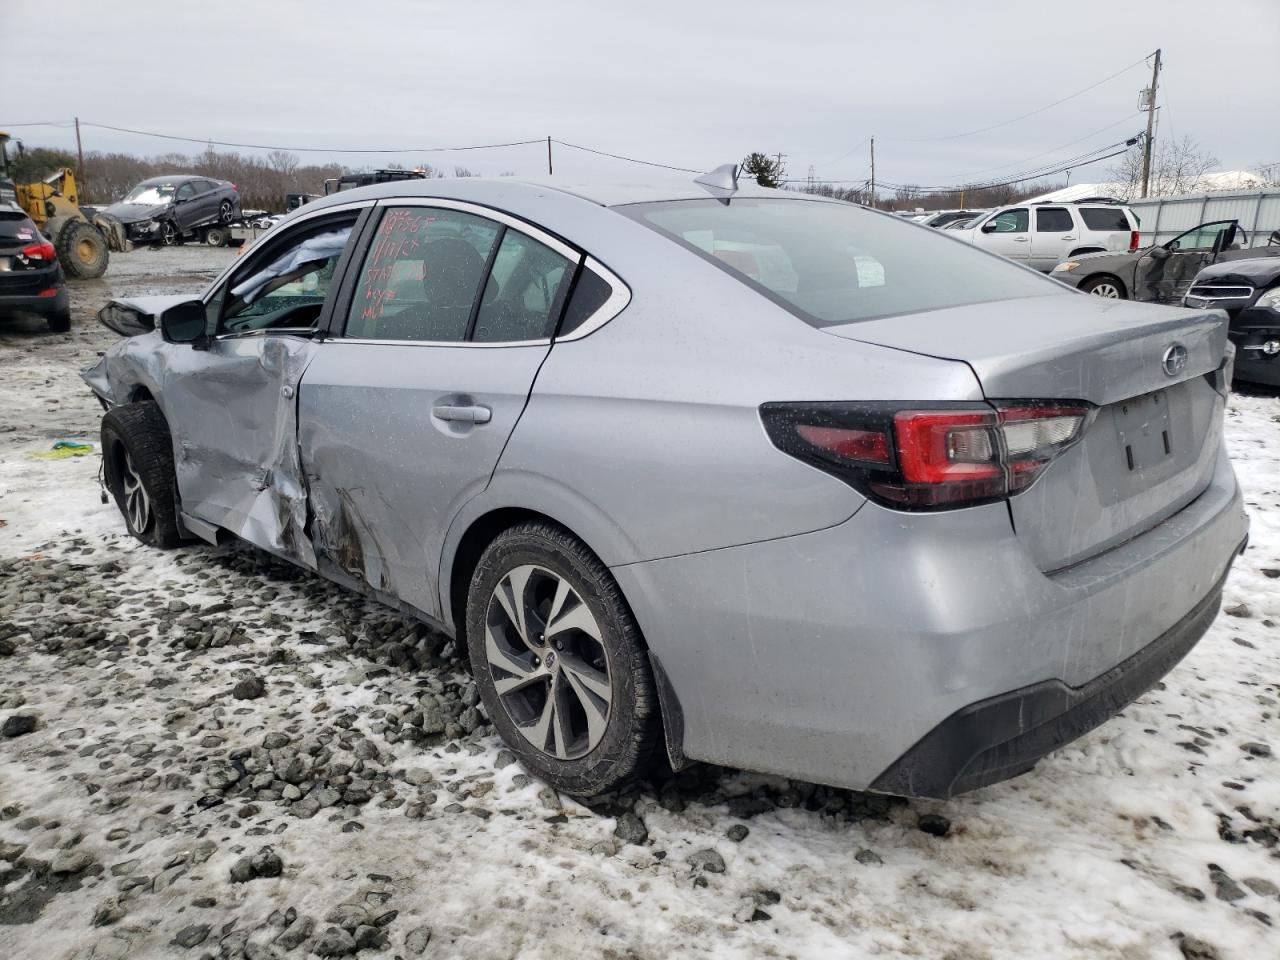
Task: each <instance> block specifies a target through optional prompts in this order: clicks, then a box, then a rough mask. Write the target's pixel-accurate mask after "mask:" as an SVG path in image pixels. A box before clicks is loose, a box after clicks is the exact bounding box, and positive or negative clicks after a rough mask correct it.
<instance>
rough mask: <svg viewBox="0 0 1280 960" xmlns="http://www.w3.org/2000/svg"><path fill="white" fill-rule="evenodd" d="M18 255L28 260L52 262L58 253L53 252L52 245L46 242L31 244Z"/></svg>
mask: <svg viewBox="0 0 1280 960" xmlns="http://www.w3.org/2000/svg"><path fill="white" fill-rule="evenodd" d="M18 255H19V256H22V257H26V258H27V259H28V260H49V261H53V260H56V259H57V258H58V251H56V250H54V249H53V244H52V243H49V242H48V241H47V240H46V241H45V242H44V243H33V244H31V246H29V247H23V248H22V250H21V251H19V254H18Z"/></svg>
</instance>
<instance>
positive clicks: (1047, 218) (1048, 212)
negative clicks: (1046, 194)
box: [1036, 207, 1074, 233]
mask: <svg viewBox="0 0 1280 960" xmlns="http://www.w3.org/2000/svg"><path fill="white" fill-rule="evenodd" d="M1072 226H1074V224H1072V222H1071V213H1070V212H1069V211H1067V210H1064V209H1063V208H1062V207H1048V208H1037V209H1036V232H1037V233H1066V232H1068V231H1069V230H1070V229H1071V228H1072Z"/></svg>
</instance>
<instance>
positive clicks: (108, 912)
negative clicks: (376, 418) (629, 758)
mask: <svg viewBox="0 0 1280 960" xmlns="http://www.w3.org/2000/svg"><path fill="white" fill-rule="evenodd" d="M230 256H231V254H230V253H229V252H228V251H217V250H212V251H211V250H200V249H177V250H167V251H163V252H160V253H153V252H149V251H140V252H138V253H134V254H131V255H128V256H121V257H117V258H116V259H115V260H113V263H112V265H111V270H110V273H109V274H108V278H107V280H108V281H109V282H96V283H93V284H83V285H80V286H77V287H76V288H75V291H74V295H73V299H74V300H75V302H76V305H77V307H76V324H75V327H74V329H73V330H72V332H71V334H69V335H66V336H50V335H47V334H44V333H43V332H41V326H40V324H39V323H37V322H34V321H32V322H30V323H27V322H16V323H8V324H6V325H5V326H3V327H0V409H3V410H4V411H5V415H4V418H3V421H2V422H0V722H3V721H6V720H8V719H9V718H12V717H33V718H34V719H35V729H34V730H33V731H32V732H29V733H25V734H22V735H19V736H14V737H5V738H0V957H3V958H14V960H25V958H37V957H38V958H42V960H43V958H63V957H76V958H90V957H112V958H116V957H130V958H147V957H170V956H185V957H192V958H196V957H205V956H207V957H242V956H247V957H250V958H260V957H279V956H300V955H303V954H315V953H319V954H321V955H330V956H337V955H344V954H350V953H352V952H353V951H357V954H356V955H358V956H359V957H362V958H364V957H369V958H390V957H393V956H399V957H416V956H428V957H435V956H439V957H460V958H480V957H484V958H488V957H517V956H518V957H528V958H553V957H555V958H559V957H568V956H572V957H578V956H582V957H609V958H618V960H623V958H634V960H648V958H655V960H657V958H666V957H673V956H693V957H795V958H806V960H807V958H816V957H833V958H834V957H864V956H866V957H927V958H952V960H980V958H1025V957H1032V956H1035V957H1053V958H1056V957H1081V958H1085V957H1087V958H1145V957H1155V958H1159V957H1170V958H1176V957H1180V956H1195V957H1215V956H1216V957H1221V958H1249V960H1255V958H1262V957H1273V956H1280V947H1277V944H1278V943H1280V934H1278V933H1277V931H1276V930H1275V929H1273V924H1275V923H1277V922H1280V759H1278V758H1277V757H1276V756H1275V754H1274V752H1273V751H1280V719H1277V716H1278V714H1280V655H1278V654H1277V632H1278V630H1277V628H1276V622H1277V621H1280V580H1277V579H1276V578H1277V577H1280V443H1278V442H1277V441H1278V439H1280V423H1278V422H1277V421H1278V420H1280V401H1278V400H1277V399H1276V398H1275V397H1274V396H1265V395H1249V396H1234V397H1233V398H1232V401H1231V405H1230V411H1229V414H1228V425H1227V432H1228V440H1229V444H1230V448H1231V454H1232V456H1233V458H1234V459H1235V462H1236V468H1237V471H1238V473H1239V476H1240V479H1241V482H1242V483H1243V485H1244V488H1245V491H1246V496H1247V500H1248V503H1249V511H1250V513H1251V515H1252V519H1253V530H1252V543H1253V546H1252V547H1251V549H1250V550H1249V551H1248V553H1247V554H1246V555H1245V556H1244V557H1243V558H1242V559H1241V560H1240V561H1239V563H1238V564H1237V566H1236V570H1235V573H1234V574H1233V575H1232V577H1231V579H1230V581H1229V582H1228V584H1227V589H1226V604H1227V605H1228V607H1231V608H1234V610H1233V612H1234V613H1235V614H1238V615H1236V616H1230V615H1223V616H1221V617H1220V618H1219V619H1218V621H1217V623H1216V624H1215V625H1214V626H1213V628H1212V629H1211V631H1210V632H1209V634H1208V635H1207V636H1206V637H1205V639H1204V640H1203V641H1202V643H1201V644H1200V645H1199V646H1198V647H1197V648H1196V649H1195V650H1194V651H1193V652H1192V654H1191V655H1190V656H1189V657H1188V658H1187V659H1186V660H1185V661H1184V662H1183V663H1182V664H1181V665H1180V666H1178V667H1177V668H1176V669H1175V670H1174V671H1173V673H1172V674H1170V676H1169V677H1168V678H1167V679H1166V681H1165V683H1164V684H1163V685H1162V686H1161V687H1159V688H1157V689H1155V690H1153V691H1152V692H1150V693H1149V694H1147V695H1146V696H1145V697H1143V698H1142V699H1141V700H1140V701H1139V702H1137V703H1136V704H1134V705H1133V706H1131V707H1130V708H1129V709H1127V710H1126V711H1125V712H1124V714H1123V715H1122V716H1120V717H1118V718H1116V719H1114V720H1112V721H1110V722H1109V723H1107V724H1105V725H1104V726H1103V727H1101V728H1099V729H1098V730H1096V731H1095V732H1094V733H1092V734H1091V735H1089V736H1087V737H1085V738H1084V739H1083V740H1081V741H1080V742H1078V743H1076V744H1073V745H1072V746H1070V747H1069V748H1067V749H1065V750H1062V751H1060V752H1059V753H1057V754H1055V755H1053V756H1052V757H1050V758H1048V759H1047V760H1045V761H1044V762H1042V763H1041V765H1040V766H1039V767H1038V768H1037V770H1035V771H1034V772H1033V773H1031V774H1029V775H1027V776H1024V777H1021V778H1019V779H1017V780H1014V781H1012V782H1009V783H1006V784H1001V785H998V786H994V787H989V788H986V789H984V790H981V791H978V792H976V793H974V794H971V795H968V796H966V797H964V798H961V799H958V800H955V801H951V802H947V803H941V802H926V801H910V802H907V801H899V800H888V799H885V798H880V797H874V796H870V795H865V794H857V793H851V792H849V791H841V790H833V789H830V788H826V787H818V786H814V785H812V784H806V783H801V782H794V781H787V780H782V779H779V778H774V777H763V776H757V775H753V774H747V773H743V772H740V771H733V770H727V769H722V768H714V767H707V766H700V765H699V766H695V767H693V768H692V769H690V770H688V771H685V772H684V773H682V774H680V775H678V776H677V777H675V778H674V779H668V780H663V781H659V782H655V783H651V784H646V785H645V786H644V787H643V789H637V790H634V791H632V792H629V793H627V794H624V795H622V796H612V797H607V798H602V799H600V800H597V801H592V804H591V807H587V806H584V805H583V804H581V803H578V802H574V801H573V800H571V799H569V798H567V797H563V796H557V795H556V794H555V793H554V792H552V791H551V790H549V789H548V788H546V787H545V786H543V785H541V784H540V783H539V782H538V781H536V780H533V779H532V778H530V777H529V776H528V775H527V774H525V773H523V772H522V771H521V770H520V768H519V766H518V764H516V763H514V762H512V758H511V756H510V754H508V753H506V752H505V751H503V749H502V746H501V743H500V742H499V741H498V739H497V738H496V737H495V736H494V735H493V733H492V730H491V728H490V727H489V726H488V724H487V723H486V722H485V720H484V718H483V716H482V715H481V714H480V712H479V711H478V710H476V709H475V705H476V703H477V696H476V693H475V690H474V686H473V685H472V684H471V683H470V681H469V679H468V677H467V675H466V671H465V668H464V664H463V663H462V661H461V660H460V659H459V658H458V656H457V652H456V650H455V649H454V647H453V645H452V644H450V643H448V641H447V639H446V638H444V637H441V636H439V635H437V634H433V633H431V632H430V631H429V630H427V629H426V628H423V627H421V626H419V625H417V624H415V623H413V622H412V621H409V620H406V619H405V618H404V617H402V616H401V615H399V614H397V613H394V612H392V611H390V610H387V609H386V608H382V607H379V606H378V605H376V604H372V603H369V602H366V601H364V600H362V599H360V598H358V597H354V596H352V595H350V594H345V593H344V592H342V591H341V590H339V589H338V588H336V587H333V586H331V585H328V584H326V583H325V582H323V581H320V580H318V579H317V578H314V577H312V576H310V575H307V574H304V573H301V572H299V571H295V570H293V569H292V568H290V567H288V566H286V565H284V564H281V563H279V562H277V561H274V560H271V559H270V558H267V557H265V556H263V555H260V554H257V553H255V552H254V551H252V550H249V549H247V548H222V549H213V548H209V547H204V546H198V547H190V548H185V549H181V550H176V551H171V552H168V553H162V552H158V551H153V550H149V549H147V548H144V547H142V546H141V545H139V544H137V543H135V542H134V541H132V540H131V539H129V538H128V537H126V536H125V535H124V526H123V523H122V521H121V520H120V518H119V517H118V515H117V514H116V511H115V508H114V506H111V505H103V504H102V503H101V502H100V500H99V496H98V487H97V472H98V458H97V456H96V453H95V454H94V455H90V456H86V457H82V458H75V459H69V460H40V459H36V458H33V457H31V456H29V454H30V453H32V452H35V451H40V450H45V449H47V448H48V447H49V446H50V445H51V444H52V442H53V441H54V440H56V439H83V440H89V441H91V442H96V431H97V420H98V416H99V412H100V411H99V410H98V408H97V405H96V403H95V402H94V401H93V399H92V398H91V397H90V395H89V393H88V391H87V389H86V388H84V387H83V385H82V384H81V382H80V380H79V378H78V376H77V371H78V370H79V369H80V368H82V367H84V366H86V365H88V364H89V363H90V362H92V360H93V358H94V356H95V353H96V352H97V351H100V350H102V349H104V348H105V346H106V345H108V344H109V343H110V342H111V340H112V338H113V335H112V334H110V333H109V332H108V331H106V330H103V329H101V328H99V327H97V326H96V325H95V324H93V322H92V311H94V310H96V309H97V307H98V306H99V305H100V304H101V303H102V302H103V301H104V300H105V299H106V297H108V296H110V295H112V294H116V295H121V294H124V293H142V292H148V293H151V292H165V291H172V290H181V289H190V290H195V289H198V288H199V287H200V286H201V285H202V283H204V282H205V281H207V279H209V278H210V277H211V276H212V275H213V274H214V273H216V272H217V271H218V270H219V269H220V268H221V266H223V265H225V263H226V262H227V261H228V259H229V257H230ZM1239 605H1243V607H1240V606H1239ZM241 697H244V698H243V699H242V698H241ZM925 828H927V829H925ZM265 848H269V850H268V849H265Z"/></svg>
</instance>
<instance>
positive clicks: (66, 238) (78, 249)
mask: <svg viewBox="0 0 1280 960" xmlns="http://www.w3.org/2000/svg"><path fill="white" fill-rule="evenodd" d="M57 248H58V260H59V261H60V262H61V263H62V269H63V270H65V271H66V272H67V274H68V275H69V276H72V277H75V278H76V279H77V280H93V279H94V278H96V277H100V276H102V275H103V274H104V273H106V272H107V261H108V259H109V258H110V254H109V252H108V251H107V240H106V238H105V237H104V236H103V235H102V232H101V231H99V230H98V228H97V227H95V226H94V225H93V224H91V223H86V222H85V221H84V220H72V221H71V222H70V223H68V224H67V225H66V226H65V227H63V228H62V232H61V233H59V234H58V243H57Z"/></svg>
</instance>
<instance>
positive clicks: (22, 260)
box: [0, 202, 71, 333]
mask: <svg viewBox="0 0 1280 960" xmlns="http://www.w3.org/2000/svg"><path fill="white" fill-rule="evenodd" d="M12 313H38V314H40V315H41V316H43V317H44V318H45V322H46V323H48V324H49V329H50V330H52V331H53V332H55V333H65V332H66V331H67V330H70V329H71V301H70V298H69V297H68V295H67V284H66V281H65V280H64V279H63V276H62V267H61V266H60V265H59V263H58V254H57V251H55V250H54V249H53V244H52V243H50V242H49V241H48V240H46V239H45V238H44V235H43V234H41V233H40V231H39V230H38V229H36V225H35V224H34V223H33V222H32V221H31V218H30V217H28V216H27V215H26V213H25V212H24V211H23V210H22V208H21V207H18V206H16V205H15V204H12V203H5V202H0V315H7V314H12Z"/></svg>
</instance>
